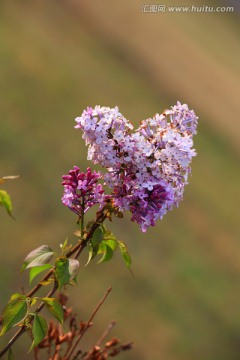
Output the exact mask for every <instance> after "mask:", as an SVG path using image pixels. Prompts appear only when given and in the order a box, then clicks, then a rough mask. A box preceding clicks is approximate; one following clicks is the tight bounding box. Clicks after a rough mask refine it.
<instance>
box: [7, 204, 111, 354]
mask: <svg viewBox="0 0 240 360" xmlns="http://www.w3.org/2000/svg"><path fill="white" fill-rule="evenodd" d="M106 218H107V214H106V213H105V207H104V208H103V209H102V210H101V211H99V212H98V213H97V216H96V220H95V222H94V223H93V225H92V227H91V229H90V230H89V232H88V233H87V235H86V237H85V239H82V240H81V242H80V243H78V244H76V245H75V246H74V247H73V248H72V249H71V250H69V252H68V253H67V254H66V257H67V258H70V257H71V256H72V255H73V254H75V253H76V254H75V256H74V259H77V258H78V257H79V255H80V254H81V253H82V251H83V249H84V248H85V247H86V245H87V243H88V241H89V240H90V239H91V238H92V236H93V233H94V231H95V230H96V229H97V228H98V227H99V226H100V225H101V224H102V223H103V222H104V220H105V219H106ZM54 270H55V269H54V268H53V269H51V270H49V271H48V273H47V274H46V275H45V276H44V277H43V278H42V279H41V280H40V281H39V282H38V284H37V285H36V286H35V287H34V288H33V289H32V290H30V291H29V292H28V294H27V295H26V296H27V297H32V296H33V295H34V294H35V293H36V292H37V291H38V290H39V289H40V288H41V287H42V286H43V285H42V284H41V282H43V281H46V280H48V279H49V278H50V277H51V275H52V274H53V272H54ZM56 290H57V282H56V281H55V282H54V285H53V288H52V289H51V290H50V292H49V293H48V295H47V297H51V296H52V295H53V294H54V293H55V291H56ZM44 305H45V304H44V303H43V302H42V303H41V304H40V305H39V307H38V308H37V310H36V313H39V312H40V311H41V310H42V308H43V307H44ZM100 305H101V303H100ZM32 319H33V318H30V321H32ZM26 330H27V327H26V326H25V325H23V326H22V327H21V328H20V329H19V330H18V331H17V332H16V333H15V335H14V336H13V337H12V339H11V340H10V341H9V342H8V344H7V345H6V346H5V347H4V348H3V350H2V351H1V352H0V358H1V357H2V356H3V355H4V354H5V353H6V352H7V351H8V350H9V349H10V347H11V346H12V345H13V344H14V343H15V342H16V340H17V339H18V338H19V337H20V336H21V335H22V334H23V333H25V332H26ZM84 333H85V331H84ZM79 341H80V340H79Z"/></svg>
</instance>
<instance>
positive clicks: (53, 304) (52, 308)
mask: <svg viewBox="0 0 240 360" xmlns="http://www.w3.org/2000/svg"><path fill="white" fill-rule="evenodd" d="M42 301H43V302H44V304H45V305H46V308H47V309H48V310H49V312H50V313H51V314H52V315H53V316H54V317H55V319H57V320H58V321H59V322H60V323H61V324H62V323H63V308H62V306H61V304H59V302H58V301H57V300H56V299H55V298H42Z"/></svg>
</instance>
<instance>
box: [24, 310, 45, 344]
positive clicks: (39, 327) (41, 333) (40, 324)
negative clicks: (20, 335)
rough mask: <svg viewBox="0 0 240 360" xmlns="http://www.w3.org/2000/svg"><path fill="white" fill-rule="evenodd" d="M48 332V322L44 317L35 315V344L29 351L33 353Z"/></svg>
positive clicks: (33, 329) (33, 328) (33, 330)
mask: <svg viewBox="0 0 240 360" xmlns="http://www.w3.org/2000/svg"><path fill="white" fill-rule="evenodd" d="M47 330H48V325H47V321H46V320H45V319H44V318H43V317H42V316H40V315H38V314H35V315H34V320H33V326H32V334H33V342H32V345H31V347H30V350H29V351H31V350H32V349H33V348H34V347H35V346H37V345H38V344H39V343H40V342H41V341H42V340H43V339H44V338H45V336H46V334H47Z"/></svg>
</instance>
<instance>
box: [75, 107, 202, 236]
mask: <svg viewBox="0 0 240 360" xmlns="http://www.w3.org/2000/svg"><path fill="white" fill-rule="evenodd" d="M197 119H198V118H197V117H196V115H195V113H194V111H193V110H189V109H188V106H187V105H186V104H183V105H181V103H180V102H177V105H175V106H173V107H172V108H171V110H165V111H164V112H163V113H162V114H161V115H159V114H156V115H155V116H154V117H153V118H149V119H147V120H143V121H142V122H141V123H140V126H139V127H138V129H136V130H135V131H134V132H131V130H133V126H132V124H131V123H130V122H129V121H128V120H127V119H125V117H123V115H122V114H121V113H120V112H119V110H118V108H117V107H115V108H112V109H111V108H109V107H100V106H96V107H95V108H94V109H92V108H87V110H85V111H84V112H83V114H82V115H81V116H80V117H77V118H76V122H77V125H76V126H75V127H76V128H80V129H82V131H83V139H84V140H85V142H86V145H88V146H89V149H88V159H89V160H91V161H92V162H93V163H95V164H100V165H101V166H102V167H103V168H105V169H106V170H107V171H106V172H105V173H104V174H103V175H102V176H103V179H104V181H105V184H106V185H108V186H109V187H110V189H111V190H112V198H113V201H114V204H115V206H116V207H118V208H119V210H121V211H124V210H129V211H130V212H131V213H132V220H133V221H136V222H137V223H138V224H139V225H140V228H141V230H142V231H144V232H145V231H146V230H147V228H148V227H149V226H154V225H155V223H156V221H157V220H158V219H162V217H163V215H165V214H166V212H167V211H169V210H171V209H172V208H173V206H178V204H179V202H180V201H181V200H182V197H183V190H184V186H185V185H186V184H187V183H188V175H189V173H190V171H191V169H190V163H191V160H192V157H193V156H195V155H196V152H195V150H194V149H192V146H193V141H192V136H193V135H195V134H196V127H197Z"/></svg>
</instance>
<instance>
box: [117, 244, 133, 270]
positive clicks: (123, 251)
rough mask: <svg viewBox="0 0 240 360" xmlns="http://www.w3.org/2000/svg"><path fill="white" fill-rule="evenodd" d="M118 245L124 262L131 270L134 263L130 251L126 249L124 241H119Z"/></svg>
mask: <svg viewBox="0 0 240 360" xmlns="http://www.w3.org/2000/svg"><path fill="white" fill-rule="evenodd" d="M117 243H118V247H119V249H120V252H121V254H122V257H123V260H124V262H125V264H126V266H127V268H128V269H130V268H131V262H132V261H131V256H130V254H129V252H128V249H127V247H126V245H125V244H124V242H123V241H118V242H117Z"/></svg>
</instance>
